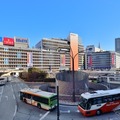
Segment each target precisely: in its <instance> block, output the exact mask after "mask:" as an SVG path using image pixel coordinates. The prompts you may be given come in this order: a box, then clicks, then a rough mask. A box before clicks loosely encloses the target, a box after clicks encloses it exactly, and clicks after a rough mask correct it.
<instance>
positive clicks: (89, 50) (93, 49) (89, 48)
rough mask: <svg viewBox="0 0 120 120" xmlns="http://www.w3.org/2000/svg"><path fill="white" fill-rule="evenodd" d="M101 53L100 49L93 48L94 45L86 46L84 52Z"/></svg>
mask: <svg viewBox="0 0 120 120" xmlns="http://www.w3.org/2000/svg"><path fill="white" fill-rule="evenodd" d="M100 51H103V50H102V49H101V48H98V47H95V46H94V45H88V46H86V52H89V53H90V52H100Z"/></svg>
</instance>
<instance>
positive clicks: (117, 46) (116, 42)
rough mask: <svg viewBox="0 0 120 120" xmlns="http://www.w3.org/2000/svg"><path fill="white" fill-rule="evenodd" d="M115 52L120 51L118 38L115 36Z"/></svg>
mask: <svg viewBox="0 0 120 120" xmlns="http://www.w3.org/2000/svg"><path fill="white" fill-rule="evenodd" d="M115 52H120V38H115Z"/></svg>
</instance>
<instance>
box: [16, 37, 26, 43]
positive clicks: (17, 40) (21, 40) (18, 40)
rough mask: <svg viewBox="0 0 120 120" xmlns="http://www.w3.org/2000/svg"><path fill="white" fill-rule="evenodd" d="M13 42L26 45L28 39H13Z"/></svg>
mask: <svg viewBox="0 0 120 120" xmlns="http://www.w3.org/2000/svg"><path fill="white" fill-rule="evenodd" d="M15 41H16V42H18V43H28V39H27V38H19V37H15Z"/></svg>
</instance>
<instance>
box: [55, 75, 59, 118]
mask: <svg viewBox="0 0 120 120" xmlns="http://www.w3.org/2000/svg"><path fill="white" fill-rule="evenodd" d="M55 81H56V90H57V120H60V119H59V116H60V110H59V85H58V80H57V74H56V75H55Z"/></svg>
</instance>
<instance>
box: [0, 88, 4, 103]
mask: <svg viewBox="0 0 120 120" xmlns="http://www.w3.org/2000/svg"><path fill="white" fill-rule="evenodd" d="M3 88H4V87H2V91H1V96H0V102H1V98H2V94H3Z"/></svg>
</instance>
